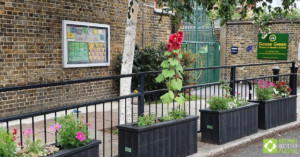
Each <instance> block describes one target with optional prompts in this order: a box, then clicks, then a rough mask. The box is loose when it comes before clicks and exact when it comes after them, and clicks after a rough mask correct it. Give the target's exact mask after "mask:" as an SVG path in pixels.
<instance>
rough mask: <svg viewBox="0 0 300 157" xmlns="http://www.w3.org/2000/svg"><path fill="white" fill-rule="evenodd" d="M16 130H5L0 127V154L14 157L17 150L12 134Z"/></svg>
mask: <svg viewBox="0 0 300 157" xmlns="http://www.w3.org/2000/svg"><path fill="white" fill-rule="evenodd" d="M15 134H16V132H15V131H14V132H7V130H6V129H4V128H3V127H0V156H1V157H14V155H15V153H16V151H17V147H18V146H17V143H16V142H15V137H14V135H15Z"/></svg>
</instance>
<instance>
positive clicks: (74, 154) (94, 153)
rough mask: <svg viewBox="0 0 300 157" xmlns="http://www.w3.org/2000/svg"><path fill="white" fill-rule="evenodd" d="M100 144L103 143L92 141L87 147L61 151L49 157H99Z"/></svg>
mask: <svg viewBox="0 0 300 157" xmlns="http://www.w3.org/2000/svg"><path fill="white" fill-rule="evenodd" d="M100 143H101V141H98V140H92V141H91V142H90V143H88V144H87V145H85V146H81V147H78V148H68V149H61V150H59V151H58V152H56V153H54V154H52V155H50V156H49V157H98V156H99V144H100Z"/></svg>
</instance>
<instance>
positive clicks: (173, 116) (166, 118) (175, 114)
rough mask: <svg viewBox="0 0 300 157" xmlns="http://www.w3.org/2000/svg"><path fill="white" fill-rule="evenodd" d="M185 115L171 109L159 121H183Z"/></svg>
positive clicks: (182, 112)
mask: <svg viewBox="0 0 300 157" xmlns="http://www.w3.org/2000/svg"><path fill="white" fill-rule="evenodd" d="M186 115H187V113H186V111H185V110H179V109H173V110H172V111H171V112H169V114H168V115H166V116H163V117H161V119H160V120H161V121H163V122H165V121H170V120H175V119H183V118H184V117H185V116H186Z"/></svg>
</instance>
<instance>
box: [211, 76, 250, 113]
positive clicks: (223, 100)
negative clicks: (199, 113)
mask: <svg viewBox="0 0 300 157" xmlns="http://www.w3.org/2000/svg"><path fill="white" fill-rule="evenodd" d="M221 88H222V89H223V90H225V93H224V94H223V96H222V97H212V98H211V99H210V100H209V101H207V103H208V104H209V105H210V109H212V110H228V109H233V108H237V107H239V106H242V105H246V104H247V103H248V102H247V101H246V100H245V99H243V98H242V97H238V96H237V97H234V96H231V95H230V91H231V90H232V89H231V88H230V87H229V85H228V84H227V83H226V82H225V81H222V84H221Z"/></svg>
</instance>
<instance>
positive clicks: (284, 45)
mask: <svg viewBox="0 0 300 157" xmlns="http://www.w3.org/2000/svg"><path fill="white" fill-rule="evenodd" d="M261 36H262V34H258V45H257V59H274V60H287V54H288V44H289V34H281V33H274V34H269V35H268V36H267V37H266V38H265V39H262V38H261Z"/></svg>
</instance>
